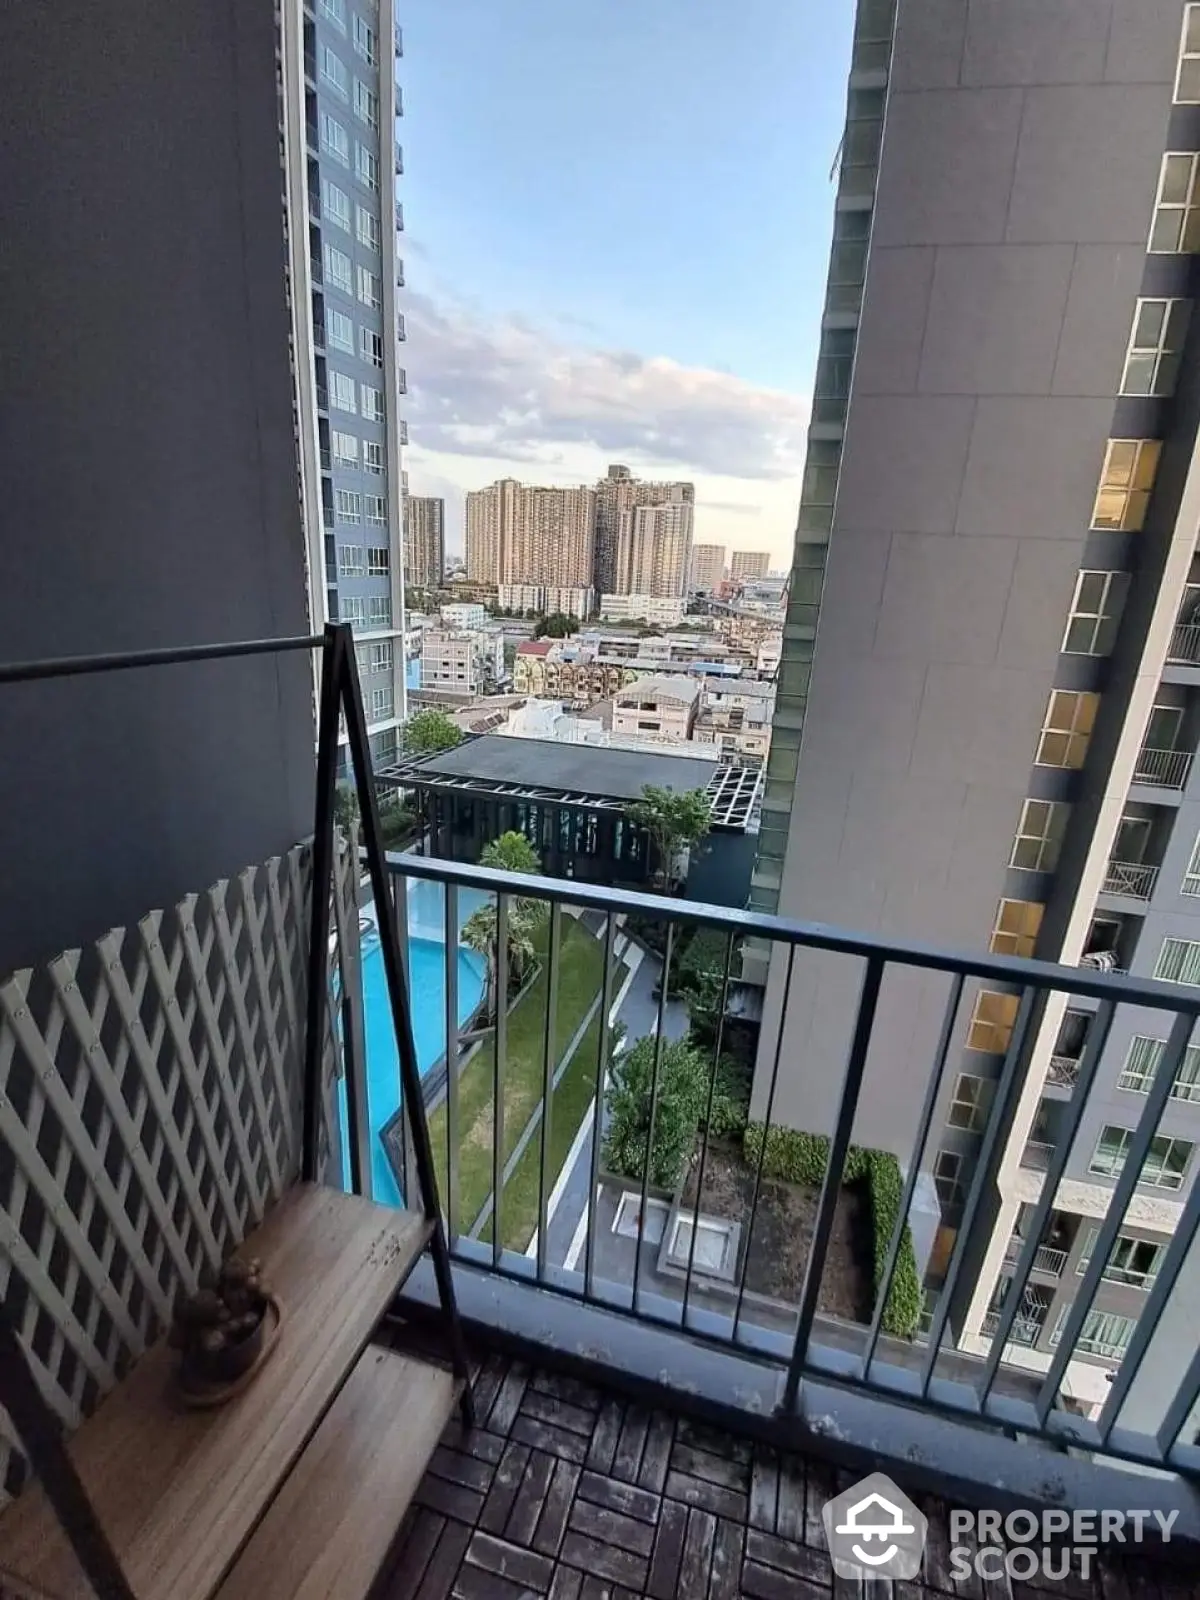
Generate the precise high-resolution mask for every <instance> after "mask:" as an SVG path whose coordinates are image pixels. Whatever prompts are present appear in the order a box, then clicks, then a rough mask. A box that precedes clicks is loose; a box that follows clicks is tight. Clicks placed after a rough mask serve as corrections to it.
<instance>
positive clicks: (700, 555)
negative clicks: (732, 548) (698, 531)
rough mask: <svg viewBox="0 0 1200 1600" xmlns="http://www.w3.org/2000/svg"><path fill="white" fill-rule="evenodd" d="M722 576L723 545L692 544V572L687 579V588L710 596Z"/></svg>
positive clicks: (723, 572) (723, 563)
mask: <svg viewBox="0 0 1200 1600" xmlns="http://www.w3.org/2000/svg"><path fill="white" fill-rule="evenodd" d="M724 576H725V546H724V545H723V544H694V545H693V546H692V570H691V576H690V577H689V579H688V587H689V588H690V589H699V590H702V591H703V592H704V593H705V594H711V593H712V591H713V590H714V589H715V588H716V587H717V585H718V584H719V583H720V582H721V579H722V578H723V577H724Z"/></svg>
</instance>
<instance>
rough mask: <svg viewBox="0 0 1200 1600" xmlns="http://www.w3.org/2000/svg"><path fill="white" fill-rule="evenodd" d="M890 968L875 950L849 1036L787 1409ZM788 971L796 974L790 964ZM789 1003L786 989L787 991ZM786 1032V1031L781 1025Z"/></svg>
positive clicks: (804, 1350) (794, 1393) (808, 1334)
mask: <svg viewBox="0 0 1200 1600" xmlns="http://www.w3.org/2000/svg"><path fill="white" fill-rule="evenodd" d="M886 969H887V958H886V957H885V956H881V955H872V956H869V957H868V958H867V966H866V971H865V972H864V973H863V981H862V987H861V989H860V990H859V995H858V1011H857V1015H856V1017H855V1020H854V1034H853V1037H852V1038H851V1041H850V1054H849V1056H848V1057H847V1059H846V1074H845V1077H844V1078H843V1079H842V1093H841V1097H840V1099H839V1100H838V1112H837V1121H836V1123H835V1124H834V1130H833V1138H832V1139H831V1140H830V1142H829V1155H828V1159H827V1160H826V1164H825V1176H824V1178H823V1179H822V1180H821V1198H820V1200H819V1202H818V1204H817V1217H816V1222H815V1223H814V1225H813V1236H812V1245H811V1246H810V1248H809V1252H808V1260H807V1261H806V1262H805V1263H804V1281H803V1283H802V1284H801V1288H800V1306H799V1313H798V1315H797V1318H796V1337H795V1339H794V1341H793V1343H792V1356H791V1360H790V1361H789V1363H788V1374H787V1382H786V1384H785V1385H784V1401H783V1404H784V1409H785V1411H787V1412H789V1413H790V1412H792V1411H794V1410H795V1407H796V1400H797V1397H798V1396H799V1393H800V1374H801V1371H802V1370H803V1367H804V1361H805V1357H806V1356H807V1354H808V1345H809V1340H810V1339H811V1338H812V1330H813V1323H814V1322H815V1321H816V1318H817V1303H818V1301H819V1299H820V1294H821V1278H822V1275H823V1273H824V1271H825V1257H826V1256H827V1254H828V1253H829V1240H830V1237H831V1236H832V1234H833V1219H834V1214H835V1212H836V1209H837V1200H838V1191H839V1190H840V1189H841V1186H842V1174H843V1172H844V1171H845V1167H846V1156H847V1154H848V1153H849V1150H850V1135H851V1133H853V1131H854V1117H855V1113H856V1112H857V1110H858V1097H859V1094H860V1092H861V1090H862V1080H863V1073H864V1072H865V1071H866V1065H867V1052H868V1050H869V1049H870V1047H871V1032H872V1029H873V1028H874V1026H875V1010H876V1007H877V1006H878V1004H879V991H880V988H881V987H882V985H883V975H884V972H885V971H886ZM788 976H789V977H790V976H791V973H790V969H789V974H788ZM785 1006H786V993H785ZM780 1031H781V1035H782V1029H781V1030H780ZM766 1148H767V1129H764V1130H763V1151H764V1152H765V1151H766Z"/></svg>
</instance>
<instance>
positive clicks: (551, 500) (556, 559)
mask: <svg viewBox="0 0 1200 1600" xmlns="http://www.w3.org/2000/svg"><path fill="white" fill-rule="evenodd" d="M595 528H596V495H595V491H594V490H592V489H586V488H582V487H581V488H570V489H555V488H546V487H543V486H541V485H538V484H524V483H518V482H517V481H516V480H515V479H514V478H502V479H501V480H500V481H499V482H497V483H493V484H489V486H488V487H487V488H486V489H473V490H472V491H471V492H470V493H469V494H468V495H467V509H466V556H467V576H468V578H471V579H473V580H475V581H477V582H480V583H494V584H497V585H506V584H548V585H552V586H554V587H557V588H564V589H587V588H590V586H591V581H592V562H593V551H594V545H595Z"/></svg>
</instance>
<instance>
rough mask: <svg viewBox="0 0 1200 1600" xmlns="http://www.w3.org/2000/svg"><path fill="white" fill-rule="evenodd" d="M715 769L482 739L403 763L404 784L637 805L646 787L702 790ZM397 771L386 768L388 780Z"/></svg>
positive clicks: (644, 756)
mask: <svg viewBox="0 0 1200 1600" xmlns="http://www.w3.org/2000/svg"><path fill="white" fill-rule="evenodd" d="M715 767H716V759H715V757H714V759H713V760H712V761H711V762H707V761H703V760H699V759H697V757H695V756H675V755H670V754H667V753H665V752H664V753H662V754H660V753H659V752H658V751H657V750H646V751H642V750H611V749H604V748H603V747H597V746H591V745H578V744H558V743H556V742H555V741H554V740H553V739H518V738H513V737H511V736H505V735H504V734H494V733H489V734H483V735H481V736H480V737H479V738H476V739H467V740H464V742H463V743H462V744H460V745H457V746H456V747H455V748H454V749H453V750H443V751H440V752H439V753H438V754H436V755H432V756H426V757H425V758H424V759H423V760H418V761H414V762H408V763H405V766H404V778H405V781H406V782H410V783H411V782H413V781H414V780H415V781H421V780H424V781H427V782H436V781H437V780H438V779H446V780H447V781H448V782H449V783H451V784H453V785H454V786H455V787H459V788H466V787H470V786H471V785H472V784H473V783H478V784H480V785H491V784H505V785H507V784H511V785H514V786H516V787H519V788H521V789H529V788H538V789H554V790H562V791H565V792H569V793H571V794H577V795H587V796H593V797H595V798H598V799H604V800H618V801H625V800H637V799H639V798H640V797H641V793H642V790H643V789H644V788H645V786H646V785H647V784H653V785H654V786H655V787H656V788H660V789H702V788H704V787H705V786H706V784H707V783H708V781H709V779H710V777H711V776H712V774H713V771H714V770H715ZM395 773H396V769H395V768H392V769H388V771H387V772H386V773H385V776H392V775H394V774H395Z"/></svg>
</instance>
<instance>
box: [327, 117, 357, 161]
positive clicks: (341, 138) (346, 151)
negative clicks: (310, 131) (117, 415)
mask: <svg viewBox="0 0 1200 1600" xmlns="http://www.w3.org/2000/svg"><path fill="white" fill-rule="evenodd" d="M321 149H322V150H327V151H328V152H329V154H330V155H331V156H332V157H333V158H334V160H335V161H340V162H341V163H342V165H343V166H344V167H348V166H349V165H350V135H349V134H348V133H347V132H346V130H345V128H343V127H342V125H341V123H340V122H339V121H338V120H337V118H336V117H331V116H330V115H329V113H328V111H322V113H321Z"/></svg>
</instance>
